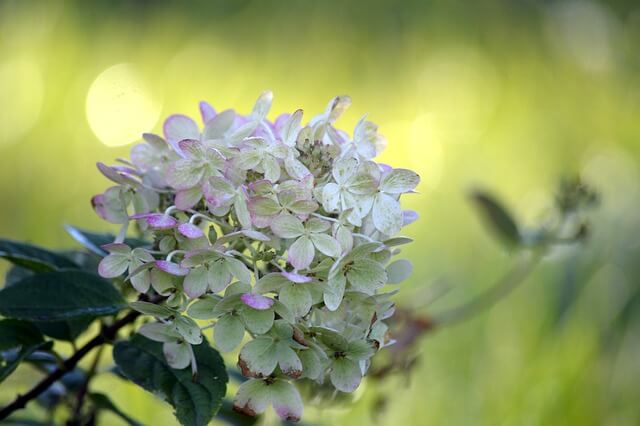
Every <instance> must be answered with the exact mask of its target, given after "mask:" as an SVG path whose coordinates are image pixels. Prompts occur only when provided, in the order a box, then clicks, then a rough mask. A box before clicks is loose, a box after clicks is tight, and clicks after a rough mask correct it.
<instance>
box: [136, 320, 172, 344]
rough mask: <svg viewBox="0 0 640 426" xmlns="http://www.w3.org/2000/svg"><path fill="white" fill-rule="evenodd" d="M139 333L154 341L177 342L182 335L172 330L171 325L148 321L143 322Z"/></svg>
mask: <svg viewBox="0 0 640 426" xmlns="http://www.w3.org/2000/svg"><path fill="white" fill-rule="evenodd" d="M138 333H140V334H141V335H143V336H144V337H146V338H147V339H151V340H153V341H154V342H163V343H164V342H175V341H177V340H178V339H180V335H179V334H178V333H176V332H175V331H173V330H172V328H171V326H169V325H166V324H162V323H160V322H148V323H146V324H143V325H142V326H141V327H140V329H139V330H138Z"/></svg>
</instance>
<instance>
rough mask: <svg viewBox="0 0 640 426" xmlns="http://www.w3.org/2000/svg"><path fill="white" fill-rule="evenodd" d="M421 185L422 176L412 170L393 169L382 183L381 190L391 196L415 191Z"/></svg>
mask: <svg viewBox="0 0 640 426" xmlns="http://www.w3.org/2000/svg"><path fill="white" fill-rule="evenodd" d="M419 183H420V176H418V174H417V173H416V172H414V171H412V170H407V169H393V170H391V171H390V172H389V173H387V174H386V175H385V176H383V178H382V181H381V182H380V189H381V190H382V191H384V192H387V193H390V194H401V193H404V192H409V191H412V190H414V189H415V187H416V186H418V184H419Z"/></svg>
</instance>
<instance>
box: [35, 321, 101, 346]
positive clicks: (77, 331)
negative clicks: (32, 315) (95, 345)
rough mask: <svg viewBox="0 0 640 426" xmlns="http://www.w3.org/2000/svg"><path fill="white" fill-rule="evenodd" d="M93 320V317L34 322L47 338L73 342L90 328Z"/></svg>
mask: <svg viewBox="0 0 640 426" xmlns="http://www.w3.org/2000/svg"><path fill="white" fill-rule="evenodd" d="M93 320H94V318H93V317H88V318H78V319H74V320H67V321H34V322H33V323H34V324H35V325H36V327H38V329H39V330H40V331H41V332H42V334H44V335H46V336H49V337H53V338H54V339H56V340H64V341H67V342H73V341H74V340H76V339H77V338H78V336H80V335H81V334H82V333H83V332H84V331H86V329H87V328H89V325H90V324H91V322H93Z"/></svg>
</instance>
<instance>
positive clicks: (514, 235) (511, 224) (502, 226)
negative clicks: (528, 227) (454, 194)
mask: <svg viewBox="0 0 640 426" xmlns="http://www.w3.org/2000/svg"><path fill="white" fill-rule="evenodd" d="M471 200H472V201H473V203H474V205H475V206H476V209H477V211H478V213H479V214H480V216H481V217H482V219H483V220H484V222H485V223H486V225H487V227H489V229H490V230H491V231H492V232H493V233H494V234H496V236H497V237H498V238H500V239H501V240H502V241H503V242H505V243H506V244H507V245H509V246H511V247H514V246H517V245H518V244H520V241H521V237H520V230H519V229H518V225H517V224H516V221H515V220H514V219H513V217H512V216H511V214H510V213H509V212H508V211H507V209H506V208H505V207H504V206H503V205H502V204H501V203H500V202H499V201H498V200H496V199H495V198H494V197H492V196H491V195H489V194H487V193H486V192H482V191H473V192H472V193H471Z"/></svg>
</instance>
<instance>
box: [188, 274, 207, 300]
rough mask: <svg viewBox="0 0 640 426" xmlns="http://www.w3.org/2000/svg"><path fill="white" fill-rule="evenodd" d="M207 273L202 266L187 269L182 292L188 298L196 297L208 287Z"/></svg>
mask: <svg viewBox="0 0 640 426" xmlns="http://www.w3.org/2000/svg"><path fill="white" fill-rule="evenodd" d="M207 275H208V271H207V268H205V267H204V266H198V267H197V268H194V269H192V270H191V271H189V274H188V275H187V276H186V277H185V278H184V282H183V288H184V292H185V293H186V294H187V296H189V298H191V299H196V298H198V297H200V296H202V295H203V294H204V293H205V292H206V291H207V289H208V288H209V281H208V279H207Z"/></svg>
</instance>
